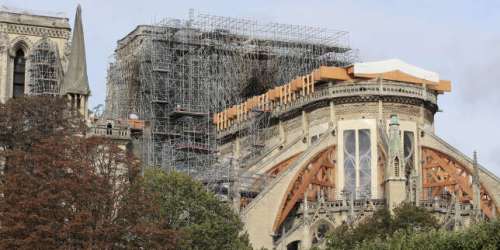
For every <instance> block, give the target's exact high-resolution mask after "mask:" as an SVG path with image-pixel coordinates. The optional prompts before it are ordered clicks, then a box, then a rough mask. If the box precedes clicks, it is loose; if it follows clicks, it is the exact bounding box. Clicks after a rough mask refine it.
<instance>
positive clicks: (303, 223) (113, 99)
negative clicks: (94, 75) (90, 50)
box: [0, 6, 500, 249]
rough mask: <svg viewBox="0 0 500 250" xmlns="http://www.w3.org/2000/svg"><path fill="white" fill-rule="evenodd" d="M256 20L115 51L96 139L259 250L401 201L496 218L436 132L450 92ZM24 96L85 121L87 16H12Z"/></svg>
mask: <svg viewBox="0 0 500 250" xmlns="http://www.w3.org/2000/svg"><path fill="white" fill-rule="evenodd" d="M245 22H246V24H247V25H249V27H243V28H242V26H244V25H243V24H242V23H244V22H242V21H241V20H238V19H235V18H227V19H225V18H224V17H218V16H217V17H216V16H209V15H199V16H193V15H190V19H189V20H185V21H180V20H167V21H165V23H163V24H159V25H156V26H155V25H151V26H148V25H146V26H145V25H140V26H138V27H137V28H136V29H134V30H133V31H132V32H131V33H130V34H128V35H127V36H125V37H124V38H123V39H121V40H120V41H118V48H117V51H116V52H117V57H116V61H115V62H113V63H112V65H110V69H109V75H108V83H107V85H108V86H107V87H108V90H107V100H106V104H107V105H106V110H105V115H104V118H102V119H101V120H99V121H95V122H94V123H93V124H90V127H89V134H93V135H98V136H103V137H110V138H112V139H114V140H116V141H118V140H119V141H120V142H123V143H124V144H127V146H129V147H130V148H131V149H132V150H133V152H134V153H135V154H136V155H137V156H138V157H139V158H141V160H142V161H143V162H144V163H145V164H144V165H147V166H155V167H161V168H164V169H165V170H167V171H168V170H172V169H175V170H179V171H185V172H187V173H188V174H190V175H192V176H193V177H194V178H198V179H199V180H200V181H202V182H203V183H204V184H205V185H207V187H208V188H209V189H211V190H213V191H214V192H216V193H217V195H218V197H220V198H221V199H222V200H224V201H226V202H228V203H230V204H231V205H232V207H233V208H234V210H235V211H236V212H237V213H238V214H239V215H240V217H241V219H242V221H243V222H244V225H245V230H246V232H248V236H249V239H250V241H251V244H252V245H253V247H254V248H255V249H260V248H262V247H263V248H267V249H310V248H311V247H313V246H319V247H321V246H322V244H324V241H325V236H326V233H327V232H328V231H329V230H331V229H333V228H335V227H337V226H339V225H342V224H345V223H347V224H355V223H358V222H359V221H362V220H363V219H364V218H367V217H368V216H370V215H371V214H373V212H374V211H375V210H377V209H382V208H387V209H389V211H393V209H394V208H395V207H397V206H398V205H400V204H401V203H403V202H408V203H412V204H414V205H416V206H419V207H424V208H426V209H428V210H429V211H431V212H432V213H433V214H434V215H435V216H436V218H437V219H438V220H439V221H440V222H441V224H442V225H443V227H444V228H447V229H450V230H459V229H461V228H464V227H467V226H468V225H470V224H472V223H475V222H477V221H479V220H490V219H493V218H495V217H497V213H498V212H499V205H500V204H499V202H500V179H499V178H498V177H497V176H495V174H493V173H492V172H490V171H489V170H488V169H487V168H485V167H483V166H481V165H480V164H479V163H478V160H477V155H476V153H474V154H473V156H472V157H469V156H467V154H464V153H463V152H460V151H459V150H458V149H456V148H455V147H453V146H452V145H450V144H448V143H447V142H446V141H444V140H443V139H441V138H440V137H439V136H438V135H437V134H436V133H435V119H434V118H435V115H436V114H437V112H438V110H439V107H438V98H439V96H440V95H443V94H449V93H450V92H451V89H452V84H451V81H448V80H444V79H441V78H440V75H439V74H438V73H436V72H433V71H430V70H427V69H422V68H420V67H417V66H415V65H411V64H409V63H406V62H403V61H401V60H398V59H390V60H383V61H377V62H354V61H352V60H350V58H348V57H349V51H350V48H348V47H347V46H341V45H339V43H337V41H336V40H334V39H336V37H338V36H339V35H343V34H344V33H335V34H333V33H332V34H331V36H330V35H329V34H326V35H325V36H324V35H319V36H318V37H314V34H313V33H311V34H309V35H307V36H304V32H308V31H311V30H313V31H314V28H307V29H304V28H303V27H302V26H292V25H282V26H280V25H279V24H275V23H273V24H272V25H266V24H264V25H261V24H259V23H257V22H255V23H254V22H249V21H247V20H245ZM233 23H238V25H233ZM240 24H242V25H240ZM258 25H261V26H258ZM257 26H258V27H260V28H259V29H258V31H260V32H261V33H259V32H254V31H256V30H251V28H252V27H257ZM234 27H239V28H240V30H238V29H236V28H234ZM285 28H286V29H285ZM294 29H297V30H296V31H294V32H290V30H294ZM248 30H250V31H251V32H250V31H248ZM266 30H267V31H271V32H270V34H271V35H270V34H264V35H262V36H261V37H258V34H262V33H264V31H266ZM283 30H285V32H290V34H288V33H279V32H283ZM245 32H247V33H245ZM249 34H251V35H254V36H253V37H251V36H250V35H249ZM294 35H297V37H294ZM311 37H312V38H314V39H312V38H311ZM325 37H326V38H325ZM308 39H312V40H308ZM311 51H314V52H315V53H317V54H313V55H311ZM305 56H310V57H309V58H306V57H305ZM304 58H305V59H307V60H305V59H304ZM262 65H268V66H269V65H271V66H269V68H270V69H271V70H269V69H263V68H259V67H261V66H262ZM283 65H285V66H283ZM255 72H257V73H255ZM264 74H268V76H269V77H260V76H261V75H264ZM272 74H275V75H272ZM259 77H260V78H259ZM263 79H264V80H265V81H272V83H268V84H267V85H266V86H265V88H264V87H263V88H261V89H259V91H258V92H259V93H257V92H256V91H248V93H249V94H248V93H247V92H245V95H239V94H240V93H242V89H250V90H253V89H252V88H253V87H255V86H254V85H256V84H258V82H259V81H264V80H263ZM252 84H253V85H252ZM249 86H250V87H252V88H249ZM255 89H257V88H256V87H255ZM24 95H54V96H55V95H61V96H65V97H66V98H67V100H68V102H69V104H70V105H71V106H72V107H73V108H74V109H76V110H78V111H79V112H80V113H81V114H82V115H84V116H85V117H88V107H87V106H88V98H89V96H90V88H89V83H88V78H87V69H86V58H85V43H84V34H83V25H82V17H81V8H80V6H78V8H77V10H76V15H75V22H74V27H73V29H71V28H70V25H69V19H68V18H67V17H61V16H56V15H45V14H36V13H28V12H25V11H18V10H12V9H0V102H6V101H7V100H9V99H11V98H18V97H22V96H24Z"/></svg>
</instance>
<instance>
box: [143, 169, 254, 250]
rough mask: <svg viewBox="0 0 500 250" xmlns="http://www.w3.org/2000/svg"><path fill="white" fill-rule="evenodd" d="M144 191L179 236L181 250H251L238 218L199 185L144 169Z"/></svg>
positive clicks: (180, 176) (174, 174)
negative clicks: (148, 194)
mask: <svg viewBox="0 0 500 250" xmlns="http://www.w3.org/2000/svg"><path fill="white" fill-rule="evenodd" d="M144 179H145V187H146V190H148V191H149V192H151V193H154V194H157V195H156V196H155V197H157V198H158V203H159V204H160V206H161V209H160V216H161V217H162V218H167V220H168V222H167V225H168V228H170V229H174V230H179V231H180V233H181V239H180V241H181V242H180V246H181V248H182V249H251V247H250V245H249V242H248V238H247V235H246V234H242V229H243V224H242V222H241V221H240V219H239V217H238V215H237V214H236V213H234V212H233V210H232V209H231V208H230V207H229V206H228V205H227V204H226V203H223V202H221V201H220V200H219V199H217V197H216V196H215V195H214V194H213V193H210V192H207V191H206V189H205V188H204V187H203V185H202V184H201V183H199V182H196V181H194V180H193V179H192V178H191V177H189V176H187V175H184V174H182V173H178V172H168V173H166V172H164V171H162V170H159V169H148V170H146V171H145V173H144Z"/></svg>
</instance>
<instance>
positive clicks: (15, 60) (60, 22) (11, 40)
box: [0, 6, 90, 116]
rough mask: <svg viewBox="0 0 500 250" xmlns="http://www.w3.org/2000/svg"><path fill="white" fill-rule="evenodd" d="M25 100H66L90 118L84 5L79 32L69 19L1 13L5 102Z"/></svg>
mask: <svg viewBox="0 0 500 250" xmlns="http://www.w3.org/2000/svg"><path fill="white" fill-rule="evenodd" d="M24 95H64V96H67V98H68V100H69V102H70V104H71V106H72V107H74V108H75V109H77V110H79V111H80V113H81V114H82V115H85V116H87V112H88V111H87V105H88V97H89V95H90V88H89V84H88V78H87V66H86V58H85V43H84V37H83V25H82V19H81V7H80V6H78V8H77V11H76V16H75V24H74V29H73V32H72V30H71V28H70V25H69V19H68V18H67V17H61V16H55V15H51V14H38V13H30V12H27V11H22V10H12V9H6V8H3V9H0V102H6V101H7V100H9V99H10V98H16V97H21V96H24Z"/></svg>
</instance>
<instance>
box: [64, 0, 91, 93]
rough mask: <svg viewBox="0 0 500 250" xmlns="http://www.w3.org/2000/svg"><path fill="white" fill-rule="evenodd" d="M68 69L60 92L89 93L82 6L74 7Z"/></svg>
mask: <svg viewBox="0 0 500 250" xmlns="http://www.w3.org/2000/svg"><path fill="white" fill-rule="evenodd" d="M70 53H71V54H70V55H69V63H68V70H67V71H66V74H65V76H64V80H63V83H62V87H61V94H80V95H89V94H90V89H89V80H88V77H87V61H86V58H85V41H84V37H83V25H82V8H81V6H80V5H78V7H77V8H76V15H75V26H74V28H73V37H72V40H71V52H70Z"/></svg>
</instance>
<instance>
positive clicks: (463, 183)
mask: <svg viewBox="0 0 500 250" xmlns="http://www.w3.org/2000/svg"><path fill="white" fill-rule="evenodd" d="M422 158H423V159H422V160H423V162H424V164H423V166H422V187H423V188H424V189H430V190H431V196H432V197H427V198H428V199H429V198H431V199H432V198H435V197H438V196H439V195H441V194H442V193H443V192H444V191H445V190H447V191H449V192H454V193H455V195H456V197H457V198H458V199H459V201H460V202H472V198H473V192H472V173H471V171H469V169H467V168H466V167H465V166H463V165H461V164H460V163H459V162H458V161H456V160H455V159H453V158H452V157H450V156H448V155H446V154H444V153H442V152H440V151H438V150H435V149H432V148H428V147H422ZM480 190H481V191H480V193H481V199H480V200H481V205H480V207H481V210H482V211H483V213H484V214H485V215H486V216H487V217H488V218H492V216H493V209H497V208H496V206H494V202H493V200H492V198H491V196H490V195H489V193H488V191H487V190H486V189H485V188H484V186H483V185H481V186H480Z"/></svg>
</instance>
